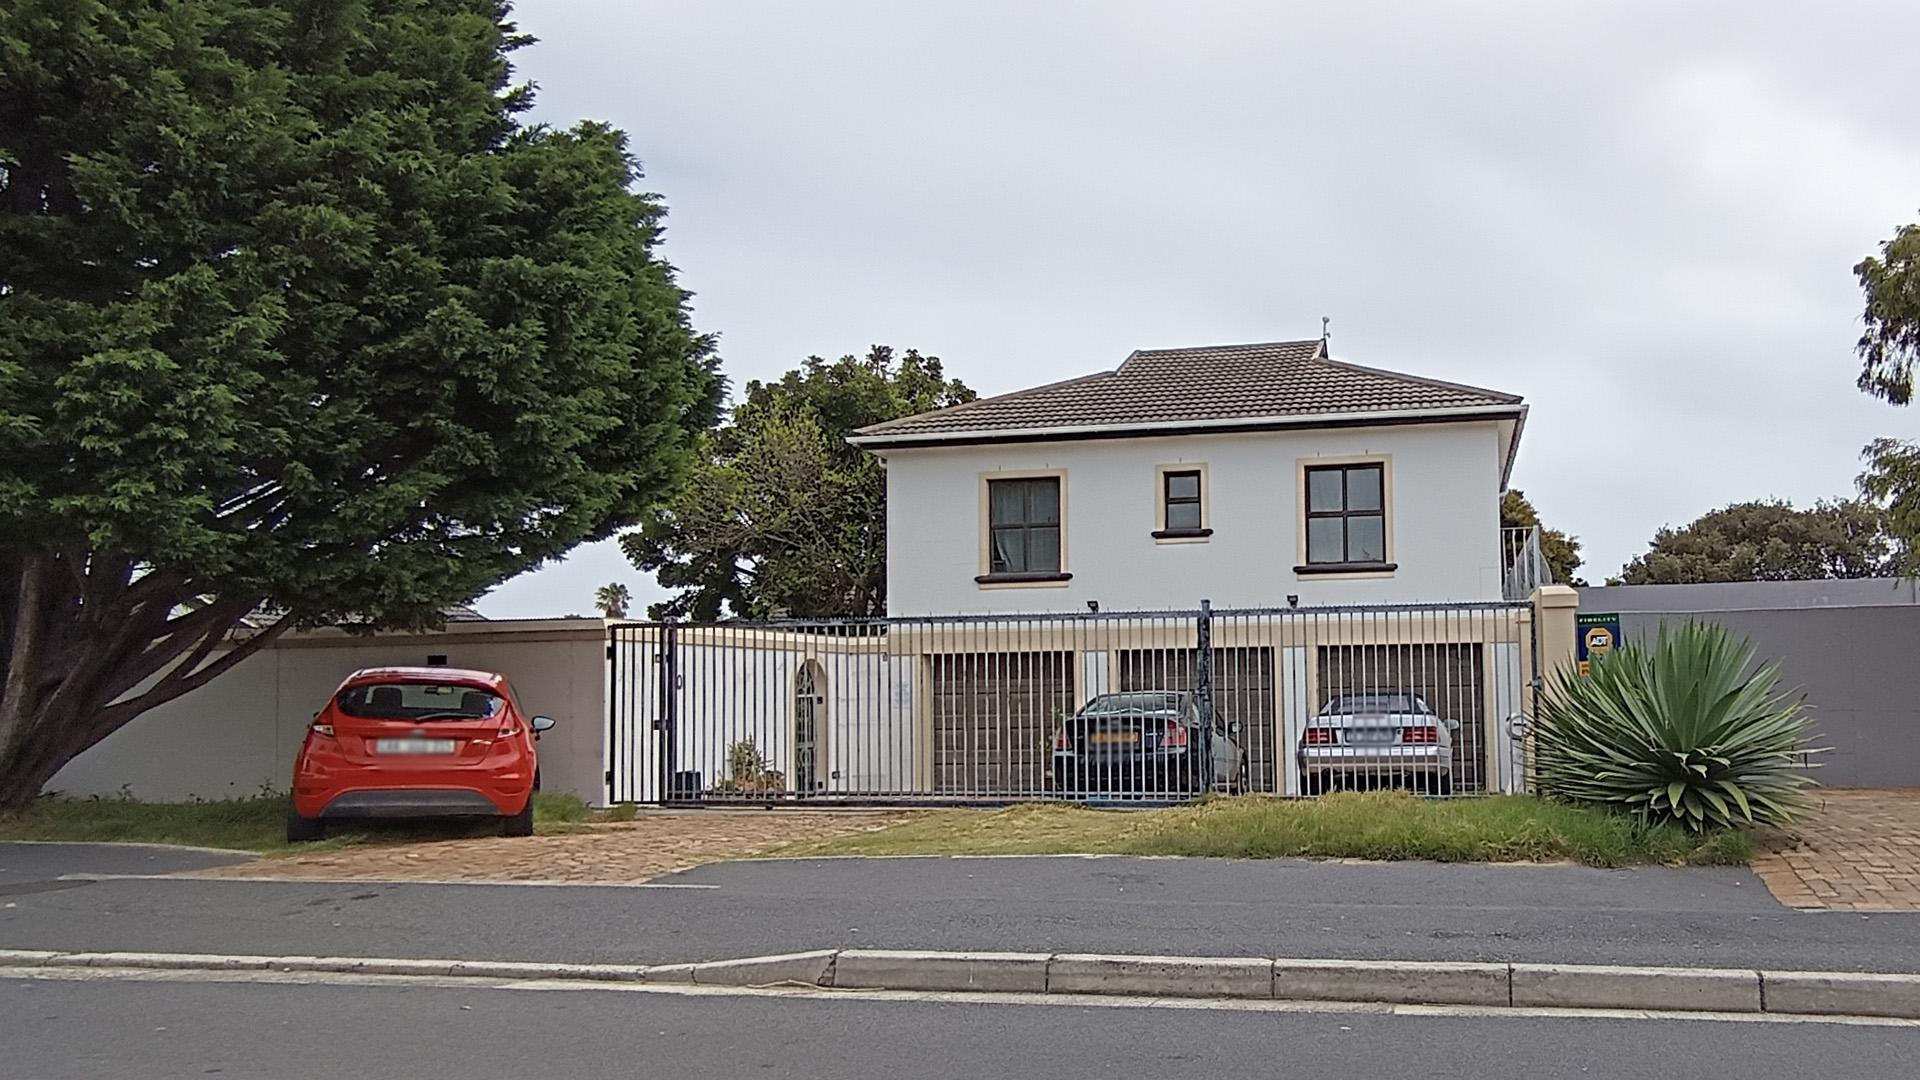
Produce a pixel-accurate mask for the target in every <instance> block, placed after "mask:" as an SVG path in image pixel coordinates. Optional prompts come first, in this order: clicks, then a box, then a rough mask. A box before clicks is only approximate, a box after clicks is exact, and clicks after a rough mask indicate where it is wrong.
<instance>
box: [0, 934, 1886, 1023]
mask: <svg viewBox="0 0 1920 1080" xmlns="http://www.w3.org/2000/svg"><path fill="white" fill-rule="evenodd" d="M36 967H40V968H76V967H85V968H118V969H144V970H165V971H307V972H331V973H338V974H359V975H392V976H414V977H423V976H424V977H449V976H461V977H468V978H483V979H498V980H502V981H507V982H533V981H548V980H564V981H572V982H580V981H587V982H625V983H636V982H649V983H680V984H688V983H691V984H693V985H697V986H733V987H753V986H809V987H817V988H822V989H843V990H920V991H985V992H992V993H1011V994H1060V995H1071V994H1119V995H1137V996H1147V997H1184V998H1219V999H1239V1000H1247V999H1265V1000H1281V1001H1341V1002H1360V1003H1389V1004H1404V1005H1482V1006H1496V1007H1506V1006H1514V1007H1522V1008H1525V1007H1542V1008H1572V1009H1634V1010H1647V1011H1660V1012H1720V1013H1777V1014H1782V1015H1802V1016H1808V1015H1811V1016H1879V1017H1894V1018H1900V1019H1916V1020H1920V974H1913V975H1908V974H1879V973H1873V972H1835V971H1760V970H1748V969H1733V968H1654V967H1612V966H1603V965H1590V964H1498V963H1494V964H1454V963H1432V962H1426V961H1414V960H1303V959H1287V958H1281V959H1266V958H1261V957H1196V956H1115V955H1097V954H1087V953H994V952H971V953H963V952H926V951H913V950H896V949H817V950H814V951H811V952H799V953H786V954H782V955H778V956H750V957H743V958H740V959H737V960H716V961H711V962H707V963H697V964H652V965H648V964H546V963H529V962H523V961H492V960H431V959H401V958H389V957H353V956H230V955H225V954H214V953H153V952H57V951H51V950H44V949H0V968H36Z"/></svg>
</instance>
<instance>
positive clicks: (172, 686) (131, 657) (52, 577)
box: [0, 551, 291, 813]
mask: <svg viewBox="0 0 1920 1080" xmlns="http://www.w3.org/2000/svg"><path fill="white" fill-rule="evenodd" d="M0 572H4V574H5V578H4V583H3V584H0V601H4V602H5V605H4V607H0V618H4V619H5V620H6V624H5V626H4V628H3V630H0V632H4V634H5V637H4V639H0V646H4V647H3V648H0V666H3V668H4V678H3V679H0V813H3V812H7V811H12V810H19V809H21V808H23V807H25V806H27V805H28V804H29V803H31V802H32V801H33V800H34V798H35V797H37V796H38V795H39V794H40V791H41V789H42V788H43V787H45V786H46V783H47V781H49V780H51V779H52V778H53V776H54V774H56V773H58V772H59V771H60V770H61V768H62V767H64V766H65V765H66V764H67V762H69V761H72V760H73V759H74V758H76V757H78V756H79V755H80V754H81V753H83V752H85V751H86V750H87V749H88V748H90V747H92V746H93V745H95V744H96V743H98V742H100V740H102V739H104V738H106V737H107V736H109V735H111V734H113V733H114V732H115V731H118V730H119V729H120V728H122V727H125V726H126V725H127V724H128V723H129V722H130V721H132V720H133V719H134V718H135V717H137V716H139V715H140V714H141V713H144V712H146V711H147V710H149V709H152V708H154V707H156V706H159V705H164V704H166V703H167V702H169V701H172V700H173V699H174V698H177V697H179V696H180V695H182V694H185V693H188V692H189V691H192V690H195V689H197V688H199V687H201V686H204V685H206V683H208V682H210V681H211V680H213V679H214V678H216V677H218V676H219V675H220V674H222V673H224V672H226V671H228V670H230V669H232V668H233V667H234V666H235V665H236V664H238V663H239V662H240V661H242V660H244V659H246V658H247V657H248V656H251V655H253V654H254V653H255V652H257V651H259V650H260V649H262V648H265V647H266V646H267V645H268V644H271V643H272V641H273V640H274V639H275V638H277V637H278V636H279V635H280V634H281V633H282V632H283V631H284V630H285V629H286V628H287V627H288V626H289V625H291V622H290V618H289V617H283V618H281V619H280V620H279V621H277V622H276V623H274V625H273V626H271V627H268V628H267V629H265V630H261V631H258V632H255V633H253V634H251V635H250V636H246V637H240V638H237V639H235V638H234V637H233V631H234V630H235V629H236V628H238V627H240V626H241V625H242V620H243V619H244V618H245V617H246V616H247V615H248V614H249V613H250V612H252V611H253V610H254V609H255V607H256V606H257V605H258V602H259V601H258V599H257V598H255V597H245V598H240V599H214V600H210V601H209V600H206V599H205V598H204V597H202V596H200V595H199V594H198V593H197V591H196V590H195V589H194V588H193V585H192V583H191V582H188V581H185V580H182V579H178V578H174V577H170V576H167V575H164V574H159V573H148V574H145V575H142V576H139V577H135V576H134V575H135V566H134V564H133V562H132V561H131V560H128V559H121V558H116V557H114V556H112V555H110V554H105V553H100V552H87V551H62V552H42V551H35V552H29V553H27V554H25V555H21V556H16V557H14V558H11V559H5V560H3V561H0ZM222 644H226V645H227V646H228V647H227V648H226V649H225V650H224V651H223V650H221V648H220V646H221V645H222Z"/></svg>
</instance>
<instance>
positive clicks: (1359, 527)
mask: <svg viewBox="0 0 1920 1080" xmlns="http://www.w3.org/2000/svg"><path fill="white" fill-rule="evenodd" d="M1386 525H1387V519H1386V518H1384V517H1380V516H1377V515H1366V516H1361V517H1350V518H1348V519H1347V557H1348V558H1349V559H1351V560H1353V561H1354V562H1386V561H1387V529H1386Z"/></svg>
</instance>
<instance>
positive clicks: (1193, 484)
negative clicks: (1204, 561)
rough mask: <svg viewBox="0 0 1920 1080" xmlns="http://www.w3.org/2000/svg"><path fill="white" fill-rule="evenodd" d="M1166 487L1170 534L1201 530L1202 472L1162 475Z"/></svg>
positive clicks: (1165, 524)
mask: <svg viewBox="0 0 1920 1080" xmlns="http://www.w3.org/2000/svg"><path fill="white" fill-rule="evenodd" d="M1160 477H1161V483H1163V484H1165V485H1166V491H1165V492H1164V494H1163V497H1164V498H1165V499H1166V521H1165V522H1164V523H1163V524H1162V525H1161V528H1163V529H1165V530H1166V531H1168V532H1193V531H1194V530H1196V529H1198V528H1200V470H1198V469H1195V470H1193V471H1192V472H1165V473H1161V474H1160Z"/></svg>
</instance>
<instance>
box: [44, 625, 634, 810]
mask: <svg viewBox="0 0 1920 1080" xmlns="http://www.w3.org/2000/svg"><path fill="white" fill-rule="evenodd" d="M429 655H444V656H446V657H447V663H448V664H449V665H450V666H452V667H466V668H478V669H480V670H483V671H497V672H500V673H502V674H504V675H506V677H507V679H508V681H510V682H511V683H512V684H513V688H514V690H515V692H516V693H518V694H519V696H520V703H521V705H522V707H524V708H526V709H527V710H529V711H530V712H533V713H541V714H545V715H547V716H551V717H553V718H554V720H555V721H556V726H555V727H554V729H553V730H552V731H549V732H547V733H546V734H545V735H543V736H541V739H540V782H541V786H542V787H543V788H544V789H545V790H548V791H569V792H572V793H574V794H576V795H579V796H580V797H581V798H583V799H586V800H587V801H589V802H598V801H600V799H601V795H602V791H603V778H602V775H601V771H602V769H603V768H604V765H603V764H602V755H601V748H602V744H603V743H604V742H605V739H604V737H603V736H604V732H605V727H606V710H605V705H604V701H605V697H606V685H607V676H606V638H605V636H604V634H603V631H602V624H601V622H600V620H599V619H545V620H516V621H495V622H486V623H454V624H452V625H451V626H450V627H449V628H448V631H447V632H444V633H438V634H382V635H379V636H376V637H360V638H355V637H348V636H346V635H343V634H338V633H320V634H312V635H295V636H290V637H288V638H284V639H282V640H281V641H279V642H277V643H275V645H274V647H272V648H268V649H264V650H262V651H261V652H260V653H258V654H256V655H254V656H252V657H249V658H248V659H247V660H245V661H244V662H242V663H241V664H240V665H239V666H237V667H235V668H234V669H233V670H232V671H229V672H227V673H226V674H224V675H222V676H220V677H219V678H217V679H214V680H213V681H212V682H210V683H208V684H207V685H206V686H203V687H201V688H200V689H199V690H196V691H194V692H193V693H190V694H187V695H185V696H183V697H180V698H176V699H175V700H173V701H170V702H168V703H167V704H165V705H163V706H161V707H160V708H157V709H154V710H152V711H151V712H148V713H146V714H144V715H142V716H140V717H139V718H137V719H135V720H134V721H133V722H132V723H131V724H128V725H127V726H126V727H124V728H121V729H120V730H119V731H117V732H114V733H113V734H112V735H110V736H108V737H107V738H106V740H105V741H103V742H101V743H100V744H99V745H98V746H95V747H94V748H93V749H91V750H88V751H87V752H86V753H84V754H82V755H80V756H79V757H78V758H76V759H74V760H73V761H72V762H71V763H69V764H68V765H67V767H66V768H65V769H62V770H61V771H60V772H59V774H58V775H56V776H55V777H54V778H53V781H52V782H51V783H50V784H48V785H47V789H48V790H49V791H59V792H64V793H66V794H69V795H113V794H116V793H118V792H120V791H122V790H123V789H124V790H126V791H128V792H130V793H131V794H133V795H134V796H135V797H137V798H141V799H151V800H158V801H178V800H185V799H194V798H199V799H228V798H235V797H238V796H246V795H257V794H259V793H261V792H262V791H267V790H271V791H285V790H287V785H288V782H289V779H290V778H291V775H292V772H293V756H294V753H295V751H297V750H298V749H299V746H300V740H301V738H302V737H303V736H304V734H305V731H306V727H307V724H308V723H310V722H311V721H312V720H313V717H314V714H315V713H317V712H318V711H319V710H320V707H321V706H322V705H324V704H325V703H326V700H327V697H328V695H330V694H332V693H333V691H334V690H335V689H336V688H337V687H338V686H339V685H340V681H341V680H342V679H344V678H346V677H347V676H348V675H349V674H351V673H352V672H354V671H357V670H359V669H361V668H369V667H382V666H388V665H420V664H424V663H426V662H427V657H428V656H429Z"/></svg>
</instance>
